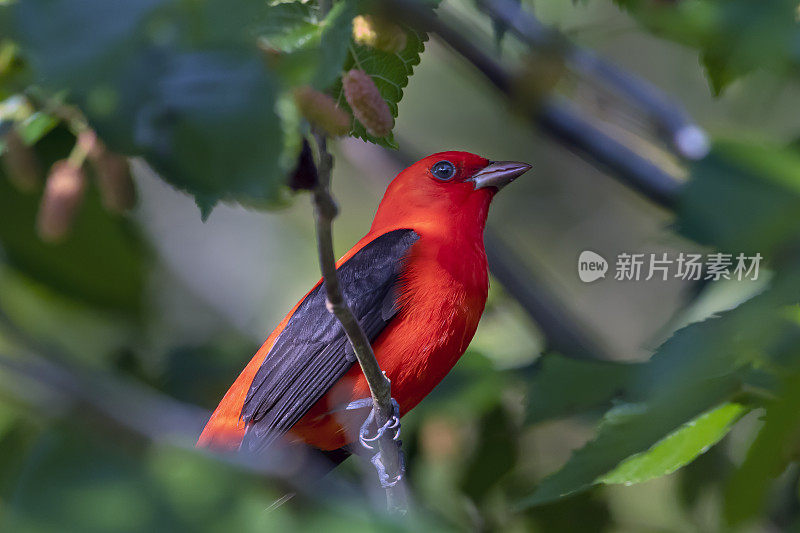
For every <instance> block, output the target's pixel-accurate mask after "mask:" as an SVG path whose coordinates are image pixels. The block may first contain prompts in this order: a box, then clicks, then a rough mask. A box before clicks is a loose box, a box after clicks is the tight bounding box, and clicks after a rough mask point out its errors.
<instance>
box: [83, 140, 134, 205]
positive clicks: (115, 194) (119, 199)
mask: <svg viewBox="0 0 800 533" xmlns="http://www.w3.org/2000/svg"><path fill="white" fill-rule="evenodd" d="M78 143H80V145H81V147H82V148H83V150H84V151H85V152H86V154H87V157H88V159H89V162H90V163H91V164H92V168H93V169H94V172H95V174H96V176H97V185H98V188H99V189H100V197H101V198H102V200H103V207H105V208H106V209H107V210H108V211H111V212H112V213H124V212H125V211H128V210H129V209H131V208H132V207H133V206H134V205H135V204H136V189H135V187H134V185H133V178H132V176H131V170H130V166H129V165H128V159H127V158H126V157H124V156H121V155H119V154H115V153H114V152H110V151H109V150H108V149H107V148H106V146H105V145H104V144H103V142H102V141H101V140H100V139H98V138H97V136H96V135H95V133H94V132H93V131H91V130H87V131H84V132H81V134H80V135H79V136H78Z"/></svg>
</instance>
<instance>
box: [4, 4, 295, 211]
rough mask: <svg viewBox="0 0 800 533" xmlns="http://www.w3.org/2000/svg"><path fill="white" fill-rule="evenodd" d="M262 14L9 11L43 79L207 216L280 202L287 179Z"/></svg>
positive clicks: (234, 9) (205, 9) (44, 7)
mask: <svg viewBox="0 0 800 533" xmlns="http://www.w3.org/2000/svg"><path fill="white" fill-rule="evenodd" d="M262 8H263V6H260V4H259V3H257V2H256V3H254V2H248V1H246V0H236V1H234V2H220V1H217V0H202V1H200V2H191V3H183V2H172V1H169V0H147V1H142V2H126V1H122V0H112V1H106V0H87V1H84V2H79V3H75V2H69V1H66V0H58V1H40V0H32V1H30V2H21V3H17V4H14V5H12V6H11V7H9V8H8V10H10V11H11V17H10V18H11V20H12V22H13V24H12V25H11V27H12V28H13V34H12V36H13V38H14V39H15V41H16V42H17V44H19V46H20V53H21V55H22V56H23V57H24V58H25V59H26V60H27V61H28V62H29V64H30V67H31V70H32V72H33V74H34V79H35V81H36V82H37V83H39V84H41V85H42V86H43V87H44V88H45V89H47V90H49V91H51V92H53V93H54V94H56V93H59V92H61V91H67V98H68V99H69V101H70V102H74V103H77V104H78V106H79V107H80V108H81V109H82V110H83V111H84V113H86V115H87V116H88V118H89V120H90V122H91V124H92V126H93V127H95V129H96V130H97V132H98V134H99V135H100V137H101V138H103V140H104V141H105V142H106V143H107V144H108V145H109V147H110V148H111V149H112V150H114V151H118V152H121V153H125V154H128V155H144V156H145V157H146V158H147V159H148V161H150V162H151V163H152V164H153V165H154V166H155V167H156V168H157V170H159V172H160V173H161V174H162V176H163V177H164V179H166V180H167V181H168V182H170V183H171V184H173V185H174V186H176V187H178V188H180V189H183V190H186V191H188V192H190V193H192V194H193V195H194V196H195V197H196V199H197V201H198V204H199V205H200V206H201V209H203V210H204V211H206V212H207V211H208V210H209V209H210V207H211V206H213V204H214V203H215V202H216V201H217V200H220V199H228V200H239V201H247V202H264V201H273V202H274V201H277V200H278V199H279V192H280V191H281V187H282V184H283V176H284V174H285V171H286V170H288V169H283V168H282V167H281V162H282V161H284V160H283V159H281V156H282V154H283V151H284V136H283V132H282V129H281V123H280V120H279V118H278V115H277V113H276V111H275V105H276V99H277V94H278V82H277V81H276V80H275V79H273V77H271V76H270V74H269V72H268V71H267V69H266V68H265V67H264V65H263V62H262V60H261V58H260V57H259V55H258V52H257V49H256V46H255V35H251V33H250V31H248V28H251V27H252V26H253V25H254V24H253V23H254V22H255V21H256V20H258V16H259V14H260V13H261V12H262ZM285 159H288V158H285Z"/></svg>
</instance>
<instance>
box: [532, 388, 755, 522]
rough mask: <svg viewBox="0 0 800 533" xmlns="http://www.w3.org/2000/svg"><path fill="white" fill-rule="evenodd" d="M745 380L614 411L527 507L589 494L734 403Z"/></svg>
mask: <svg viewBox="0 0 800 533" xmlns="http://www.w3.org/2000/svg"><path fill="white" fill-rule="evenodd" d="M739 386H740V380H739V379H737V377H736V376H728V377H725V378H721V379H718V380H714V381H708V382H706V383H704V384H703V385H702V386H694V387H686V388H684V389H683V390H681V391H676V392H679V393H680V394H681V395H680V396H678V397H676V398H675V401H674V402H657V403H653V404H646V403H641V404H623V405H620V406H617V407H615V408H613V409H611V410H610V411H609V412H608V413H607V414H606V416H605V418H604V419H603V422H602V423H601V425H600V427H599V429H598V432H597V435H596V436H595V438H594V439H592V440H591V441H590V442H589V443H588V444H586V445H585V446H584V447H583V448H581V449H580V450H578V451H576V452H575V453H574V454H573V455H572V457H571V458H570V460H569V461H568V462H567V464H566V465H564V467H563V468H561V469H560V470H558V471H557V472H556V473H554V474H552V475H551V476H549V477H547V478H545V479H544V480H542V482H541V483H540V484H539V486H538V487H537V488H536V490H535V491H534V492H533V494H532V495H531V496H530V497H528V498H526V499H524V500H523V501H522V502H520V505H521V506H523V507H527V506H531V505H541V504H544V503H548V502H552V501H555V500H558V499H560V498H562V497H564V496H568V495H570V494H574V493H576V492H580V491H582V490H585V489H587V488H589V487H591V486H593V485H595V484H597V483H599V482H601V481H602V479H603V476H605V475H606V474H608V473H609V472H611V471H613V470H614V469H615V468H617V466H618V465H619V464H620V463H621V462H622V461H623V460H625V459H627V458H628V457H630V456H632V455H634V454H637V453H640V452H642V451H644V450H647V449H648V448H649V447H651V446H653V445H654V444H655V443H656V442H658V441H659V440H661V439H662V438H663V437H664V436H665V435H667V434H669V433H670V432H671V431H674V430H675V429H676V428H678V427H679V426H680V425H681V424H683V423H684V422H686V421H687V420H691V419H692V418H694V417H696V416H698V415H699V414H701V413H702V412H704V411H706V410H707V409H709V408H712V407H714V406H716V405H718V404H719V403H720V402H723V401H725V400H727V399H728V398H730V397H731V396H732V395H733V394H734V393H735V392H737V391H738V390H739Z"/></svg>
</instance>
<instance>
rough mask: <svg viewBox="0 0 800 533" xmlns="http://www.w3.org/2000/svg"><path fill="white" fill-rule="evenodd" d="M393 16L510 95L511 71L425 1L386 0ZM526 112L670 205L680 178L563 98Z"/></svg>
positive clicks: (548, 130) (580, 150) (601, 164)
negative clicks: (440, 44) (436, 40)
mask: <svg viewBox="0 0 800 533" xmlns="http://www.w3.org/2000/svg"><path fill="white" fill-rule="evenodd" d="M383 5H384V6H385V7H386V9H389V10H390V11H391V14H392V16H394V17H396V18H398V19H400V20H403V21H404V22H406V23H407V24H409V25H412V26H415V27H417V28H419V29H421V30H424V31H431V32H434V33H435V34H436V35H438V36H439V38H440V39H441V40H442V41H443V42H444V43H445V44H447V45H448V46H449V47H450V48H451V49H452V50H453V51H454V52H456V53H457V54H459V55H460V56H462V57H463V58H464V59H466V60H467V61H468V62H469V63H471V64H472V66H473V67H475V68H476V69H477V70H478V71H479V72H480V73H481V74H483V76H484V77H485V78H486V79H487V80H488V81H489V82H490V83H492V85H494V86H495V88H497V90H499V91H500V92H501V93H503V94H504V95H505V96H506V97H508V98H509V99H514V98H518V96H519V95H516V94H515V93H514V89H513V87H514V79H515V78H514V75H513V74H511V72H510V71H509V70H508V69H506V68H505V67H504V66H503V65H501V64H500V63H498V62H497V61H496V60H495V59H494V58H493V57H491V56H489V55H488V54H486V53H485V52H484V51H483V50H482V49H481V48H479V47H478V46H476V45H475V44H474V43H473V41H472V40H471V39H468V38H467V37H465V36H463V35H462V34H461V33H459V32H458V31H456V30H454V29H453V28H452V27H450V26H449V25H447V24H444V23H443V22H442V21H441V20H440V19H439V18H438V17H437V16H436V15H435V14H434V13H433V12H432V11H431V10H430V9H429V8H428V7H426V6H424V5H421V4H420V3H419V2H417V1H415V0H385V1H384V3H383ZM531 107H533V108H534V109H533V110H532V111H530V112H529V113H528V115H527V118H528V119H529V120H530V121H531V123H532V124H534V125H535V126H536V127H537V128H538V129H540V130H542V131H543V132H545V133H547V134H548V135H550V136H551V137H554V138H555V139H557V140H558V141H560V142H561V143H562V144H564V145H566V146H567V147H569V148H570V149H572V150H574V151H575V152H577V153H578V154H580V155H581V156H582V157H585V158H587V159H588V160H589V161H590V162H591V163H593V164H594V165H596V166H599V167H601V168H603V169H605V170H608V171H609V172H610V173H611V175H612V176H614V177H616V178H617V179H620V180H621V181H622V182H624V183H625V184H626V185H628V186H629V187H631V188H633V189H634V190H636V191H638V192H639V193H641V194H643V195H644V196H646V197H647V198H649V199H650V200H651V201H653V202H654V203H656V204H658V205H660V206H662V207H665V208H668V209H673V208H674V206H675V203H676V202H677V196H678V192H679V190H680V188H681V181H680V180H678V179H676V178H675V177H674V176H672V175H671V174H669V173H668V172H666V171H665V170H664V169H662V168H661V167H659V166H658V165H656V164H654V163H653V162H652V161H650V160H648V159H647V158H645V157H643V156H642V155H640V154H639V153H637V152H636V151H634V150H632V149H631V148H629V147H628V146H626V145H624V144H622V143H620V142H619V141H617V140H616V139H614V138H612V137H611V136H609V135H606V134H605V133H603V132H602V131H601V130H600V129H599V128H597V127H596V126H594V125H592V124H591V123H590V122H589V121H588V120H585V119H583V118H581V117H580V116H579V115H578V113H577V112H576V111H574V110H573V109H571V108H570V107H569V106H568V105H566V104H565V103H564V102H559V101H555V100H552V99H551V100H550V101H547V102H544V103H542V104H541V105H538V106H531Z"/></svg>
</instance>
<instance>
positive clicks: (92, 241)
mask: <svg viewBox="0 0 800 533" xmlns="http://www.w3.org/2000/svg"><path fill="white" fill-rule="evenodd" d="M74 140H75V139H74V137H73V136H72V135H71V134H69V133H68V132H67V131H66V130H64V129H63V128H58V129H56V130H54V131H52V132H51V133H49V134H48V135H47V136H45V137H44V138H43V139H42V140H41V141H40V142H39V144H38V145H37V146H36V152H37V154H38V155H39V158H40V161H41V162H42V163H43V164H44V165H50V164H52V163H53V162H54V161H55V160H56V159H61V158H63V157H66V156H67V155H68V154H69V151H70V149H71V148H72V146H73V144H74ZM39 201H40V197H39V195H38V194H23V193H20V192H19V191H17V190H16V189H15V188H13V187H12V186H11V184H10V183H9V181H8V179H7V178H6V176H5V175H4V174H3V173H2V171H0V213H2V214H3V215H2V216H0V249H1V250H2V254H3V256H4V259H5V260H6V261H7V262H8V263H9V264H10V265H12V266H13V267H15V268H16V269H17V270H19V271H20V272H22V273H24V274H26V275H27V276H28V277H30V278H32V279H34V280H36V281H38V282H39V283H42V284H44V285H46V286H48V287H51V288H53V289H55V290H56V291H58V292H60V293H61V294H64V295H66V296H70V297H72V298H76V299H78V300H80V301H83V302H86V303H89V304H93V305H98V306H101V307H105V308H108V309H113V310H117V311H123V312H126V313H138V312H139V311H140V310H141V305H142V296H143V290H144V285H145V277H146V270H147V255H148V254H147V251H146V246H145V245H144V242H143V240H142V238H141V236H140V235H139V234H138V233H137V231H136V230H135V229H134V227H133V226H132V225H131V224H129V223H128V221H126V220H125V219H123V218H120V217H118V216H114V215H111V214H109V213H108V212H106V211H105V210H104V209H103V207H102V204H101V201H100V197H99V194H98V193H97V191H96V190H95V189H94V188H91V187H90V188H88V190H87V193H86V198H85V199H84V202H83V204H82V206H81V208H80V211H79V212H78V215H77V216H76V218H75V220H74V224H73V227H72V231H71V232H70V235H69V236H68V237H67V239H66V240H65V241H64V242H61V243H58V244H46V243H44V242H42V241H41V240H40V239H39V237H38V236H37V235H36V231H35V227H36V212H37V210H38V207H39Z"/></svg>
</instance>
